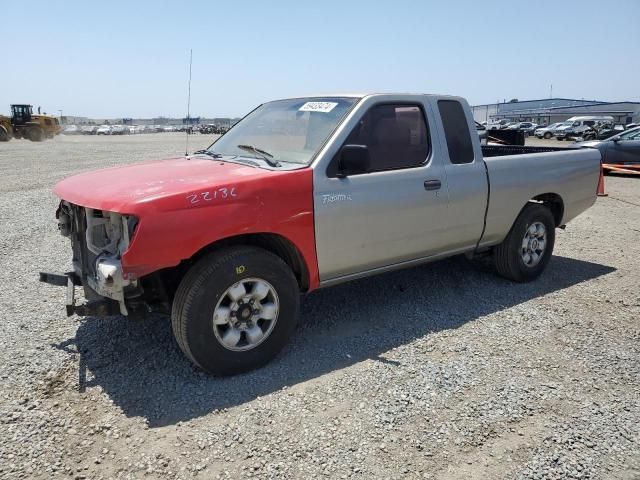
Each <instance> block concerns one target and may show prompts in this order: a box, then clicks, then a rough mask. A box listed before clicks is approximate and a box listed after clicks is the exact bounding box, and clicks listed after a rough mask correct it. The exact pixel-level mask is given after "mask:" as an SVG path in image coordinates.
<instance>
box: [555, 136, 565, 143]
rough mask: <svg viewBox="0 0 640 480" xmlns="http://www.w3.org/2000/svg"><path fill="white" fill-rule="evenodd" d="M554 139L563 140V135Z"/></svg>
mask: <svg viewBox="0 0 640 480" xmlns="http://www.w3.org/2000/svg"><path fill="white" fill-rule="evenodd" d="M556 140H558V141H559V142H561V141H562V140H564V137H556Z"/></svg>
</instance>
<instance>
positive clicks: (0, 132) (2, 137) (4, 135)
mask: <svg viewBox="0 0 640 480" xmlns="http://www.w3.org/2000/svg"><path fill="white" fill-rule="evenodd" d="M8 141H9V133H8V132H7V130H5V128H4V127H2V126H0V142H8Z"/></svg>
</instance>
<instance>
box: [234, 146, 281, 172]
mask: <svg viewBox="0 0 640 480" xmlns="http://www.w3.org/2000/svg"><path fill="white" fill-rule="evenodd" d="M238 148H239V149H240V150H247V151H249V152H254V153H257V154H258V155H259V156H260V158H262V159H263V160H264V161H265V162H267V163H268V164H269V165H271V166H272V167H279V166H280V162H278V161H277V160H272V159H273V155H271V154H270V153H269V152H265V151H264V150H260V149H259V148H256V147H254V146H253V145H238Z"/></svg>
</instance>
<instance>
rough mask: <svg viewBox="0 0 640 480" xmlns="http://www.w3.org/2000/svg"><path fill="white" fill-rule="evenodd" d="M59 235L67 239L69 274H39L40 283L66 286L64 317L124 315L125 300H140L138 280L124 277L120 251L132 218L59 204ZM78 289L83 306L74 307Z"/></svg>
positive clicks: (133, 219) (125, 309)
mask: <svg viewBox="0 0 640 480" xmlns="http://www.w3.org/2000/svg"><path fill="white" fill-rule="evenodd" d="M56 217H57V219H58V228H59V230H60V233H61V234H62V235H63V236H65V237H68V238H69V239H70V240H71V247H72V252H73V258H72V264H73V272H71V273H67V274H65V275H60V274H48V273H42V274H40V280H41V281H43V282H46V283H49V284H53V285H60V286H67V314H69V315H71V314H74V313H75V314H78V315H92V314H95V315H98V314H100V315H105V314H106V315H112V314H122V315H128V314H129V311H128V308H127V303H126V302H125V299H128V300H129V301H131V299H132V298H139V297H140V287H139V285H138V281H137V280H135V279H131V278H130V277H129V276H128V275H125V274H124V272H123V268H122V262H121V259H120V258H121V252H123V251H125V250H126V248H127V247H128V245H129V241H130V233H131V232H132V231H133V229H134V228H135V223H131V221H135V220H136V219H135V218H134V217H131V216H123V215H120V214H117V213H113V212H103V211H99V210H93V209H90V208H85V207H80V206H78V205H74V204H71V203H69V202H65V201H62V202H61V203H60V206H59V207H58V211H57V213H56ZM76 286H82V287H83V289H84V297H85V299H86V300H87V303H86V304H83V305H76V301H75V287H76Z"/></svg>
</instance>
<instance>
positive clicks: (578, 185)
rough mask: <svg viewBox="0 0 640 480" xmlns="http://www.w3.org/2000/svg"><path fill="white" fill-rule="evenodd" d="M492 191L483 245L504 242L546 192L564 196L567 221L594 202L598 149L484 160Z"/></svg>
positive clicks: (598, 163)
mask: <svg viewBox="0 0 640 480" xmlns="http://www.w3.org/2000/svg"><path fill="white" fill-rule="evenodd" d="M485 161H486V162H487V168H488V170H489V179H490V182H491V193H490V200H489V210H488V213H487V226H486V230H485V235H484V237H483V240H482V243H481V244H482V245H493V244H497V243H500V242H502V240H503V239H504V238H505V237H506V235H507V234H508V233H509V230H510V229H511V226H512V225H513V223H514V221H515V219H516V217H517V216H518V214H519V213H520V211H521V210H522V208H523V207H524V206H525V205H526V203H527V202H528V201H529V200H530V199H532V198H534V197H536V196H538V195H542V194H545V193H555V194H557V195H559V196H560V197H561V198H562V201H563V203H564V214H563V217H562V222H561V223H562V224H566V223H568V222H569V221H571V220H572V219H574V218H575V217H576V216H578V215H579V214H580V213H582V212H584V211H585V210H586V209H587V208H589V207H590V206H591V205H593V204H594V203H595V200H596V190H597V187H598V179H599V177H600V152H599V151H598V150H596V149H587V148H585V149H580V150H567V151H562V152H547V153H530V154H524V155H510V156H501V157H490V158H487V159H485Z"/></svg>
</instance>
